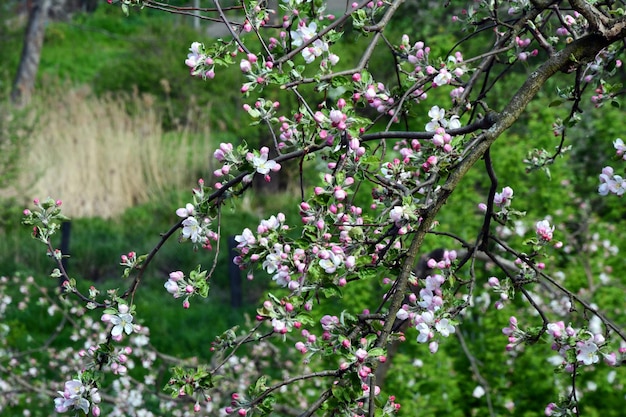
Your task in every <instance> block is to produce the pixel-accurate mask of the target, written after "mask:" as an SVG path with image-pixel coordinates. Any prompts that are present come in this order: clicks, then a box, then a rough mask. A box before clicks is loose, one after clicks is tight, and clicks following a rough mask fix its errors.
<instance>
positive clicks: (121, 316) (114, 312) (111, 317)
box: [101, 303, 135, 342]
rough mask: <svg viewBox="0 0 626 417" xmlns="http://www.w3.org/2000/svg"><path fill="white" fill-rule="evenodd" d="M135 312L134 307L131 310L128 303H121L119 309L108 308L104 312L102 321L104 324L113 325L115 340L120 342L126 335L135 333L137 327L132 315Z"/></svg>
mask: <svg viewBox="0 0 626 417" xmlns="http://www.w3.org/2000/svg"><path fill="white" fill-rule="evenodd" d="M133 310H134V306H133V307H132V308H131V307H129V306H128V304H126V303H119V304H118V306H117V309H115V308H107V309H105V310H104V313H103V314H102V318H101V320H102V321H103V322H104V323H110V324H112V325H113V327H112V328H111V337H112V338H113V340H115V341H118V342H119V341H120V340H122V336H123V335H124V333H126V334H127V335H130V334H131V333H132V332H133V331H134V329H135V326H134V325H133V315H132V314H131V313H132V312H133Z"/></svg>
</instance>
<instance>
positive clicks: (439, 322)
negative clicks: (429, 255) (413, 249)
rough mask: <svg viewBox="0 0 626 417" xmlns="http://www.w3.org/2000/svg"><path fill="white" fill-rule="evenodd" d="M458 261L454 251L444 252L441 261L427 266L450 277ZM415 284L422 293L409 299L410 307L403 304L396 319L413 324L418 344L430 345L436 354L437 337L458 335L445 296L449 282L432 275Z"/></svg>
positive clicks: (439, 276) (443, 277)
mask: <svg viewBox="0 0 626 417" xmlns="http://www.w3.org/2000/svg"><path fill="white" fill-rule="evenodd" d="M455 259H456V252H455V251H445V252H444V255H443V258H442V260H441V261H437V260H435V259H429V260H428V266H429V267H430V268H439V269H442V270H443V271H444V274H448V273H450V270H451V267H452V263H453V261H454V260H455ZM413 282H415V283H416V284H417V285H418V288H419V291H418V293H417V295H416V294H415V293H412V294H410V295H409V299H408V301H409V302H408V304H404V305H403V306H402V308H401V309H400V310H398V312H397V313H396V318H397V319H399V320H407V319H408V320H411V323H412V324H413V325H414V326H415V328H416V329H417V331H418V333H419V334H418V336H417V341H418V342H419V343H427V342H430V343H429V349H430V351H431V352H432V353H435V352H437V350H438V349H439V342H438V341H437V340H435V334H439V335H440V336H442V337H448V336H450V334H453V333H454V332H455V331H456V329H455V327H454V326H455V324H456V322H455V321H454V320H453V319H452V318H451V317H450V315H449V313H448V312H447V308H446V306H445V302H446V300H445V299H444V296H443V290H442V285H443V284H444V283H445V282H446V278H445V276H444V275H440V274H432V275H429V276H427V277H426V278H425V279H424V280H423V281H421V280H420V281H419V282H418V281H417V280H414V281H413ZM418 296H419V298H418ZM435 332H436V333H435Z"/></svg>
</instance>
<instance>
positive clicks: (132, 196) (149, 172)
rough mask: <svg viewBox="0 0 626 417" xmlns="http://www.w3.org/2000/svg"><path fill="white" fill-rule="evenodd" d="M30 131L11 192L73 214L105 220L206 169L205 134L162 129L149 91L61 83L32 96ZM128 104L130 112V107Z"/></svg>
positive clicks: (189, 183)
mask: <svg viewBox="0 0 626 417" xmlns="http://www.w3.org/2000/svg"><path fill="white" fill-rule="evenodd" d="M32 109H33V114H36V115H37V121H36V124H35V126H36V127H35V130H34V132H33V134H32V136H31V137H30V138H29V142H28V146H27V148H26V150H25V151H24V152H23V154H22V155H21V158H20V161H19V165H20V172H19V176H18V179H17V180H16V181H15V183H14V184H13V185H12V187H11V189H12V191H11V193H12V194H14V195H18V196H20V198H23V199H24V200H25V201H28V200H31V199H32V198H35V197H38V198H45V197H48V196H51V197H53V198H55V199H61V200H63V201H64V202H66V203H67V204H66V205H65V206H64V210H65V212H66V213H67V214H68V215H69V216H71V217H92V216H99V217H104V218H110V217H113V216H116V215H118V214H120V213H122V212H123V211H124V210H125V209H126V208H128V207H131V206H134V205H137V204H141V203H144V202H147V201H149V200H154V199H155V197H158V194H159V193H162V192H164V191H165V190H169V189H172V188H173V187H181V186H182V187H191V186H192V185H193V184H194V182H195V181H196V179H197V178H196V176H197V175H198V173H199V172H201V171H204V172H206V171H207V169H208V168H209V167H208V164H209V155H210V152H211V151H210V149H209V147H210V145H209V141H208V140H206V139H207V138H209V137H210V134H209V133H210V132H208V131H206V132H201V134H200V132H190V131H189V130H186V129H184V128H181V129H179V130H178V131H176V132H168V133H165V132H164V131H163V130H162V128H161V119H160V115H159V114H158V112H157V111H156V110H155V105H154V100H153V99H152V98H151V96H149V95H141V94H129V95H127V96H124V97H121V96H115V97H114V96H105V97H96V96H95V95H93V94H92V93H91V91H90V90H89V89H88V88H86V87H84V88H69V87H67V86H59V87H55V88H52V89H50V90H48V91H47V92H44V93H42V94H39V95H38V96H36V97H35V99H34V101H33V105H32ZM128 109H132V111H128Z"/></svg>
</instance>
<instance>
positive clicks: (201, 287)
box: [163, 267, 209, 308]
mask: <svg viewBox="0 0 626 417" xmlns="http://www.w3.org/2000/svg"><path fill="white" fill-rule="evenodd" d="M163 286H164V287H165V290H166V291H167V292H168V293H170V294H172V296H173V297H174V298H184V299H183V308H189V306H190V305H189V299H190V298H191V297H192V296H194V295H199V296H201V297H203V298H206V297H207V296H208V295H209V284H208V278H207V271H201V270H200V267H198V268H197V269H195V270H193V271H191V273H190V274H189V277H185V274H184V273H183V272H182V271H174V272H171V273H170V274H169V279H168V280H167V281H166V282H165V284H164V285H163Z"/></svg>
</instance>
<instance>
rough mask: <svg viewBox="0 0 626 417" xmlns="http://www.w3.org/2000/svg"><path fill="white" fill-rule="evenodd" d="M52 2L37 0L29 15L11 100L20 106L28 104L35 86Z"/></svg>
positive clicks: (49, 0)
mask: <svg viewBox="0 0 626 417" xmlns="http://www.w3.org/2000/svg"><path fill="white" fill-rule="evenodd" d="M50 3H51V0H38V1H36V2H35V4H34V5H33V8H32V10H31V12H30V14H29V16H28V25H27V27H26V35H25V37H24V47H23V48H22V57H21V59H20V65H19V67H18V69H17V74H16V76H15V81H14V82H13V89H12V91H11V101H12V102H13V104H15V105H16V106H18V107H22V106H24V105H26V104H28V102H29V101H30V98H31V95H32V93H33V90H34V87H35V79H36V77H37V70H38V69H39V58H40V57H41V48H42V47H43V39H44V34H45V30H46V21H47V19H48V10H49V9H50Z"/></svg>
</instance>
